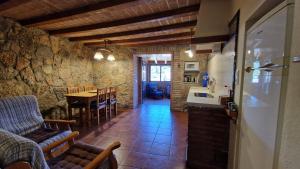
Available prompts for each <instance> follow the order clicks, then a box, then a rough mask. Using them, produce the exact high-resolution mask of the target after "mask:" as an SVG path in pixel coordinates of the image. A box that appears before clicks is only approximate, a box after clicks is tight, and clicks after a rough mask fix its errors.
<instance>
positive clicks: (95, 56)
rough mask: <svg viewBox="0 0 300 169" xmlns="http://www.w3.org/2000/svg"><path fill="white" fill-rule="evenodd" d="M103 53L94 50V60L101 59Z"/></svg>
mask: <svg viewBox="0 0 300 169" xmlns="http://www.w3.org/2000/svg"><path fill="white" fill-rule="evenodd" d="M103 58H104V57H103V54H102V53H101V52H96V53H95V55H94V59H96V60H101V59H103Z"/></svg>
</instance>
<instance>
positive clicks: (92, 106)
mask: <svg viewBox="0 0 300 169" xmlns="http://www.w3.org/2000/svg"><path fill="white" fill-rule="evenodd" d="M105 106H106V102H105V101H104V102H101V103H99V104H98V106H97V102H96V101H93V102H92V103H91V109H97V108H98V109H103V108H105Z"/></svg>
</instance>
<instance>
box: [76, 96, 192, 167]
mask: <svg viewBox="0 0 300 169" xmlns="http://www.w3.org/2000/svg"><path fill="white" fill-rule="evenodd" d="M80 133H81V134H80V140H81V141H84V142H86V143H89V144H93V145H96V146H97V147H101V148H106V147H107V146H108V145H109V144H111V143H112V142H113V141H120V142H121V147H120V148H118V149H117V150H115V151H114V154H115V156H116V158H117V161H118V164H119V169H185V158H186V146H187V114H186V113H183V112H170V107H169V102H167V101H166V100H153V101H151V100H147V101H145V103H144V104H143V105H142V106H140V107H139V108H137V109H130V110H127V111H126V112H123V113H120V114H119V115H118V116H117V117H115V118H113V120H111V121H110V122H108V123H104V124H102V125H100V126H97V125H95V126H93V127H92V128H88V129H86V128H85V129H83V128H82V129H80Z"/></svg>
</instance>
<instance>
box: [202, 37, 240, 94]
mask: <svg viewBox="0 0 300 169" xmlns="http://www.w3.org/2000/svg"><path fill="white" fill-rule="evenodd" d="M234 45H235V39H234V38H233V39H232V40H231V41H229V42H228V43H227V44H226V46H225V48H224V49H223V52H222V53H214V54H211V56H210V59H209V61H208V68H207V69H208V75H209V78H210V79H212V78H214V79H216V90H218V91H220V90H221V91H225V90H227V89H226V88H225V87H224V86H225V85H227V86H232V81H233V61H234Z"/></svg>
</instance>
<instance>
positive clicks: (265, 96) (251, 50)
mask: <svg viewBox="0 0 300 169" xmlns="http://www.w3.org/2000/svg"><path fill="white" fill-rule="evenodd" d="M293 7H294V4H293V3H289V2H284V3H282V4H280V5H279V6H277V7H276V8H275V9H273V10H272V11H270V12H269V13H268V14H266V15H265V16H263V17H262V18H261V19H260V20H259V21H258V22H257V23H255V24H254V25H253V26H252V27H251V28H250V29H249V30H248V31H247V41H246V51H245V73H244V88H243V102H242V113H241V131H240V133H241V134H240V149H239V151H240V152H239V155H240V157H239V167H238V168H241V169H272V168H273V166H274V164H275V163H276V152H277V148H278V147H277V146H276V144H277V139H276V137H277V134H278V126H279V124H280V123H279V121H280V120H281V119H280V118H279V117H280V115H281V114H282V111H281V109H282V105H281V104H282V101H281V98H282V96H284V92H285V90H286V89H285V86H286V85H285V84H286V83H287V82H286V77H287V68H288V66H287V63H288V61H289V47H288V45H287V44H290V36H291V35H290V33H291V32H292V31H291V30H290V29H291V24H292V19H293V16H292V10H293Z"/></svg>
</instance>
